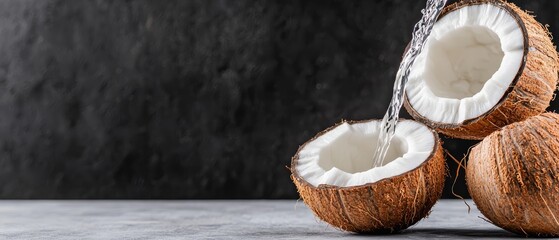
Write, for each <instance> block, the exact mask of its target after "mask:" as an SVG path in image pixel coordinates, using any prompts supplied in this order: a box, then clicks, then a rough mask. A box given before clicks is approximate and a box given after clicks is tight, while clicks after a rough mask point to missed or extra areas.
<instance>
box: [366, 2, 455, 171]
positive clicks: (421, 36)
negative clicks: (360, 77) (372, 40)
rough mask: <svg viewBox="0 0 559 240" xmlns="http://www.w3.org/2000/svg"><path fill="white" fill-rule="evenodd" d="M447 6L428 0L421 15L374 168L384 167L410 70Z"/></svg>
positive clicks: (398, 78) (401, 69)
mask: <svg viewBox="0 0 559 240" xmlns="http://www.w3.org/2000/svg"><path fill="white" fill-rule="evenodd" d="M445 4H446V0H427V5H426V6H425V8H424V9H423V10H421V13H422V14H423V16H422V17H421V19H420V20H419V22H417V23H416V24H415V26H414V28H413V33H412V40H411V43H410V46H409V49H408V51H407V52H406V53H405V55H404V58H403V59H402V62H401V63H400V67H399V68H398V72H397V73H396V81H395V82H394V89H393V91H392V100H391V101H390V105H389V106H388V110H387V111H386V114H385V115H384V118H383V119H382V122H381V125H380V128H381V129H380V134H379V136H378V143H377V149H376V151H375V152H374V155H373V166H372V167H380V166H382V165H383V162H384V158H385V157H386V153H387V152H388V148H389V147H390V141H392V138H393V137H394V133H395V131H396V124H397V123H398V118H399V116H398V113H399V112H400V109H401V108H402V104H403V101H404V93H405V90H406V83H407V82H408V76H409V74H410V68H411V66H413V63H414V62H415V58H416V57H417V56H418V55H419V54H420V53H421V50H422V49H423V45H425V42H426V41H427V37H428V36H429V34H430V33H431V30H432V29H433V25H434V24H435V22H436V21H437V18H438V16H439V14H440V13H441V11H442V9H443V8H444V6H445Z"/></svg>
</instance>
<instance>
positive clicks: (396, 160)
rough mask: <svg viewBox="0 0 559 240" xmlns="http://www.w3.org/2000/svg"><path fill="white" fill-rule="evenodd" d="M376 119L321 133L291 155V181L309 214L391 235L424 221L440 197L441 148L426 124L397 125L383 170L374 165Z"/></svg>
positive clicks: (358, 229)
mask: <svg viewBox="0 0 559 240" xmlns="http://www.w3.org/2000/svg"><path fill="white" fill-rule="evenodd" d="M380 123H381V121H380V120H372V121H363V122H343V123H341V124H339V125H336V126H334V127H332V128H330V129H327V130H326V131H324V132H322V133H320V134H319V135H317V136H316V137H315V138H313V139H311V140H310V141H308V142H307V143H305V144H304V145H303V146H301V148H299V150H298V152H297V154H296V155H295V156H294V157H293V160H292V164H291V172H292V178H293V182H294V183H295V185H296V186H297V189H298V191H299V193H300V195H301V197H302V198H303V200H304V201H305V203H306V204H307V205H308V206H309V208H310V209H311V210H313V212H314V213H315V214H316V215H317V216H318V217H320V218H321V219H322V220H324V221H326V222H328V223H330V224H332V225H333V226H335V227H337V228H340V229H343V230H347V231H353V232H373V233H384V232H393V231H398V230H400V229H404V228H407V227H408V226H410V225H412V224H414V223H416V222H417V221H419V220H420V219H421V218H423V217H425V216H426V215H427V214H428V212H429V210H430V209H431V207H432V206H433V205H434V204H435V202H436V201H437V200H438V198H439V197H440V195H441V193H442V189H443V185H444V178H445V166H446V165H445V161H444V157H443V153H442V152H443V150H442V147H441V143H440V141H439V139H438V136H437V134H436V133H435V132H434V131H432V130H431V129H429V128H427V126H425V125H423V124H421V123H418V122H415V121H411V120H403V121H400V122H399V123H398V125H397V126H396V133H395V136H394V138H393V140H392V141H391V144H390V148H389V150H388V154H387V156H386V158H385V159H384V161H383V163H382V166H380V167H373V162H374V159H373V151H375V149H376V144H377V141H378V134H379V131H380Z"/></svg>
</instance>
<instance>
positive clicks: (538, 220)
mask: <svg viewBox="0 0 559 240" xmlns="http://www.w3.org/2000/svg"><path fill="white" fill-rule="evenodd" d="M557 156H559V115H558V114H555V113H545V114H542V115H539V116H535V117H531V118H529V119H528V120H525V121H522V122H518V123H514V124H511V125H508V126H506V127H504V128H503V129H502V130H500V131H496V132H494V133H492V134H491V135H489V136H488V137H486V138H485V139H484V140H483V141H482V142H480V143H479V144H478V145H477V146H475V147H474V148H473V149H472V151H471V153H470V157H469V161H468V165H467V170H466V181H467V184H468V190H469V192H470V195H471V196H472V198H473V200H474V202H475V203H476V205H477V207H478V208H479V210H480V211H481V213H483V215H484V216H485V217H487V218H488V219H489V220H490V221H491V222H492V223H494V224H495V225H497V226H499V227H501V228H504V229H506V230H509V231H511V232H515V233H518V234H522V235H528V236H559V205H558V203H559V160H557Z"/></svg>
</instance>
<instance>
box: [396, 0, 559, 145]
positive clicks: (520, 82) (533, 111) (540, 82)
mask: <svg viewBox="0 0 559 240" xmlns="http://www.w3.org/2000/svg"><path fill="white" fill-rule="evenodd" d="M479 4H493V5H495V6H498V7H501V8H503V9H505V10H506V11H508V12H509V13H510V14H511V15H512V16H513V17H514V18H515V19H516V20H517V22H518V25H519V26H520V27H521V29H522V32H523V33H524V43H525V44H524V60H523V64H522V66H521V67H520V69H519V71H518V73H517V75H516V77H515V79H514V80H513V82H512V83H511V85H510V86H509V90H508V91H507V92H506V93H505V94H504V95H503V97H502V98H501V100H500V101H499V102H498V103H497V104H496V105H495V106H494V107H493V108H492V109H491V110H489V111H488V112H486V113H485V114H483V115H481V116H480V117H477V118H475V119H469V120H466V121H464V122H462V123H459V124H445V123H439V122H432V121H430V120H429V119H427V118H425V117H423V116H421V115H420V114H419V113H418V112H417V111H415V109H414V108H413V107H412V106H411V105H410V103H409V102H408V100H407V96H406V100H405V102H404V106H405V108H406V109H407V111H408V112H409V113H410V114H411V115H412V116H413V118H414V119H416V120H418V121H421V122H423V123H425V124H426V125H427V126H430V127H432V128H434V129H436V130H437V131H439V132H440V133H443V134H445V135H447V136H450V137H455V138H461V139H472V140H480V139H483V138H484V137H485V136H487V135H489V134H490V133H492V132H494V131H496V130H498V129H500V128H502V127H503V126H506V125H508V124H511V123H514V122H518V121H522V120H524V119H527V118H528V117H531V116H535V115H538V114H540V113H542V112H544V111H545V109H546V108H547V107H548V106H549V102H550V101H551V100H552V98H553V92H554V91H555V89H556V85H557V71H558V65H557V64H558V56H557V51H556V50H555V46H553V43H552V41H551V34H550V33H549V31H548V30H547V28H545V27H544V26H542V25H541V24H540V23H539V22H537V21H536V20H535V19H534V17H532V16H531V15H530V14H528V13H526V12H525V11H523V10H521V9H520V8H518V7H517V6H516V5H514V4H512V3H508V2H504V1H498V0H466V1H461V2H458V3H455V4H451V5H449V6H447V7H446V8H445V9H444V10H443V12H442V13H441V15H440V17H442V16H444V15H445V14H447V13H449V12H452V11H455V10H457V9H460V8H462V7H465V6H471V5H479ZM440 17H439V18H440Z"/></svg>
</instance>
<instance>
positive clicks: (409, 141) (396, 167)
mask: <svg viewBox="0 0 559 240" xmlns="http://www.w3.org/2000/svg"><path fill="white" fill-rule="evenodd" d="M379 126H380V121H369V122H363V123H354V124H348V123H342V124H340V125H338V126H337V127H335V128H333V129H331V130H329V131H328V132H326V133H324V134H322V135H321V136H319V137H318V138H316V139H314V140H312V141H310V142H308V143H307V144H305V145H304V146H303V148H302V149H301V150H300V151H299V153H298V161H297V164H296V167H295V168H296V171H297V172H298V174H299V176H300V177H301V178H303V179H305V180H306V181H307V182H308V183H309V184H311V185H313V186H315V187H318V186H319V185H321V184H328V185H334V186H338V187H351V186H359V185H364V184H368V183H374V182H377V181H380V180H382V179H386V178H391V177H394V176H398V175H401V174H404V173H406V172H409V171H411V170H413V169H415V168H417V167H418V166H420V165H421V164H422V163H423V162H425V161H426V160H427V159H428V158H429V157H430V156H431V154H432V152H433V149H434V148H435V136H434V134H433V132H432V131H431V130H429V129H428V128H427V127H426V126H425V125H423V124H420V123H417V122H414V121H410V120H404V121H400V122H399V123H398V125H397V126H396V132H395V135H394V137H393V139H392V141H391V144H390V148H389V149H388V153H387V155H386V157H385V159H384V160H383V163H382V166H380V167H372V165H373V151H375V150H376V144H377V140H378V134H379V131H380V127H379Z"/></svg>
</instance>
